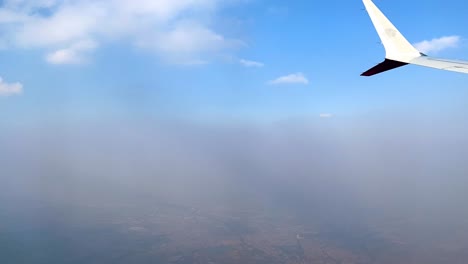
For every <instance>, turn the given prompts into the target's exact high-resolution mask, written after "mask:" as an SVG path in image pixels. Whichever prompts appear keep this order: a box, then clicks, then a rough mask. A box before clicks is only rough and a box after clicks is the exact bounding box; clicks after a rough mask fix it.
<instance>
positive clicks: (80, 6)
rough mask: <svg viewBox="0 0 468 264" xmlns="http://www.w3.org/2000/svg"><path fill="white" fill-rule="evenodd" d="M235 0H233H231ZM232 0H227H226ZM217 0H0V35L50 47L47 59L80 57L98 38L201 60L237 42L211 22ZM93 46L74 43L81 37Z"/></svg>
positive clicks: (13, 42) (15, 43)
mask: <svg viewBox="0 0 468 264" xmlns="http://www.w3.org/2000/svg"><path fill="white" fill-rule="evenodd" d="M234 1H236V0H234ZM230 2H232V1H230ZM225 3H226V1H221V0H158V1H154V0H71V1H68V0H32V1H29V0H28V1H25V0H5V1H3V5H2V7H1V8H0V26H2V28H3V29H4V33H3V34H2V37H1V39H0V40H2V41H3V42H6V43H8V45H9V47H10V48H37V49H44V50H56V51H55V52H53V53H50V54H48V55H47V56H46V59H47V61H48V62H50V63H57V62H58V63H62V62H66V63H70V62H71V63H76V62H77V61H79V62H81V61H82V58H81V56H80V55H82V53H83V51H84V50H86V51H87V52H88V53H90V52H91V51H92V50H94V49H96V48H97V46H98V44H100V43H103V42H106V43H108V42H115V41H126V42H127V43H131V44H134V45H135V46H137V47H139V48H144V49H148V50H151V51H152V52H156V53H157V55H161V57H164V58H165V59H168V60H171V61H176V62H182V63H186V62H187V61H205V60H206V59H209V58H210V56H213V55H215V54H218V53H222V52H225V51H226V50H230V49H233V48H237V47H240V46H242V42H241V41H239V40H237V39H235V38H229V37H226V36H225V35H224V34H223V33H222V32H219V30H215V29H214V27H213V25H214V24H215V23H216V21H214V18H213V17H215V13H216V12H217V10H219V9H220V8H221V7H222V6H223V5H225ZM89 39H92V40H94V45H93V48H85V49H84V50H83V49H82V48H80V46H81V45H82V44H81V43H82V42H83V40H89ZM77 47H78V48H77Z"/></svg>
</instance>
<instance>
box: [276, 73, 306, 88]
mask: <svg viewBox="0 0 468 264" xmlns="http://www.w3.org/2000/svg"><path fill="white" fill-rule="evenodd" d="M268 83H269V84H271V85H280V84H304V85H307V84H309V80H308V79H307V77H305V75H304V74H303V73H301V72H299V73H294V74H290V75H286V76H282V77H279V78H277V79H275V80H272V81H270V82H268Z"/></svg>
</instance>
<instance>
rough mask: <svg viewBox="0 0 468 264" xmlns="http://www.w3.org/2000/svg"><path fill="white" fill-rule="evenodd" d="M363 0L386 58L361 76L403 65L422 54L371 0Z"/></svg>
mask: <svg viewBox="0 0 468 264" xmlns="http://www.w3.org/2000/svg"><path fill="white" fill-rule="evenodd" d="M363 2H364V5H365V7H366V9H367V12H368V13H369V16H370V18H371V20H372V23H373V24H374V27H375V29H376V30H377V33H378V34H379V36H380V39H381V40H382V43H383V45H384V47H385V51H386V56H385V58H386V60H385V61H384V62H382V63H381V64H379V65H377V66H376V67H374V68H372V69H371V70H369V71H367V72H365V73H363V74H362V75H363V76H370V75H373V74H370V75H369V73H372V72H376V73H374V74H377V73H380V72H383V71H387V70H391V69H394V68H397V67H401V66H404V65H406V64H408V63H409V62H410V61H411V60H413V59H415V58H418V57H421V56H422V55H421V53H420V52H419V51H418V50H417V49H416V48H415V47H413V45H411V44H410V43H409V42H408V40H406V38H405V37H404V36H403V35H402V34H401V33H400V31H398V29H397V28H396V27H395V26H394V25H393V24H392V22H390V20H388V18H387V17H385V15H384V14H383V13H382V11H380V10H379V8H378V7H377V6H376V5H375V4H374V3H373V2H372V1H371V0H363ZM395 62H396V63H395ZM398 62H399V63H398ZM377 67H379V68H378V69H377V70H378V71H375V70H376V68H377ZM373 69H374V70H373ZM366 73H367V74H366Z"/></svg>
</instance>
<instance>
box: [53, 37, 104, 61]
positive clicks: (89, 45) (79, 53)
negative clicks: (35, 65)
mask: <svg viewBox="0 0 468 264" xmlns="http://www.w3.org/2000/svg"><path fill="white" fill-rule="evenodd" d="M96 48H97V43H96V42H94V41H92V40H85V41H80V42H78V43H76V44H74V45H72V46H70V47H69V48H66V49H59V50H57V51H54V52H52V53H49V54H48V55H47V56H46V60H47V62H49V63H51V64H81V63H85V62H86V61H87V57H86V56H87V54H89V52H91V51H93V50H95V49H96Z"/></svg>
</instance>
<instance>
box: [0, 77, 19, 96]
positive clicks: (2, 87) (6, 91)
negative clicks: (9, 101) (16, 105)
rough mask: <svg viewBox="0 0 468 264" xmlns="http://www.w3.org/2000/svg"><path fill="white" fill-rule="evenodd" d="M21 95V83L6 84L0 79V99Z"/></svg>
mask: <svg viewBox="0 0 468 264" xmlns="http://www.w3.org/2000/svg"><path fill="white" fill-rule="evenodd" d="M22 93H23V85H22V84H21V83H18V82H16V83H7V82H5V81H3V79H2V77H0V97H1V96H13V95H19V94H22Z"/></svg>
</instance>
